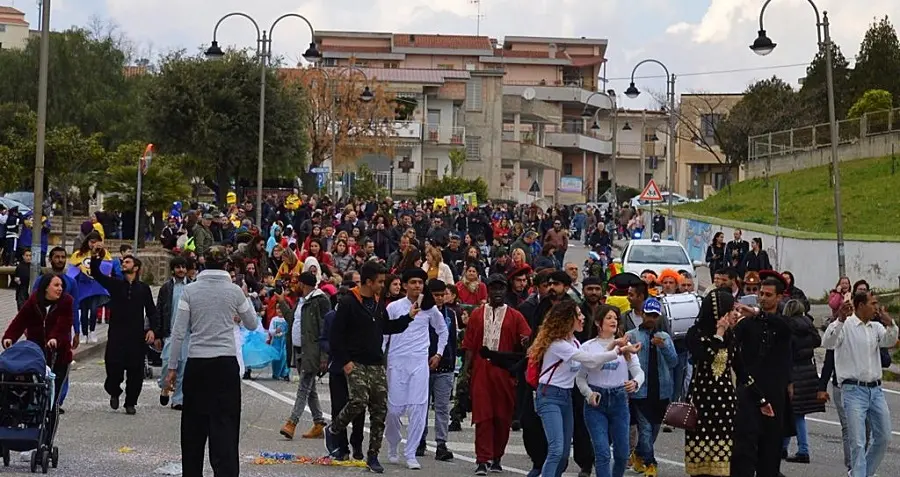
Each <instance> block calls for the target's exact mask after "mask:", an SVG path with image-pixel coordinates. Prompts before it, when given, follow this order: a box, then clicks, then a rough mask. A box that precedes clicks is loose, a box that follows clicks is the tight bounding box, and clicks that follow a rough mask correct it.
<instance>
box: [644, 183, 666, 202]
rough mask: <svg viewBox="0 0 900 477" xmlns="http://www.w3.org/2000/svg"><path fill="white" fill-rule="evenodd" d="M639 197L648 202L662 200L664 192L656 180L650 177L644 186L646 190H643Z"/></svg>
mask: <svg viewBox="0 0 900 477" xmlns="http://www.w3.org/2000/svg"><path fill="white" fill-rule="evenodd" d="M639 199H640V200H644V201H647V202H662V200H663V197H662V193H660V192H659V187H657V186H656V181H655V180H653V179H650V182H648V183H647V187H644V191H643V192H641V196H640V197H639Z"/></svg>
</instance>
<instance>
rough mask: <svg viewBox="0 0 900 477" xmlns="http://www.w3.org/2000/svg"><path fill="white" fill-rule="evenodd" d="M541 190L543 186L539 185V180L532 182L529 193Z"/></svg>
mask: <svg viewBox="0 0 900 477" xmlns="http://www.w3.org/2000/svg"><path fill="white" fill-rule="evenodd" d="M540 191H541V187H540V186H539V185H538V183H537V181H534V182H532V183H531V189H528V193H529V194H537V193H539V192H540Z"/></svg>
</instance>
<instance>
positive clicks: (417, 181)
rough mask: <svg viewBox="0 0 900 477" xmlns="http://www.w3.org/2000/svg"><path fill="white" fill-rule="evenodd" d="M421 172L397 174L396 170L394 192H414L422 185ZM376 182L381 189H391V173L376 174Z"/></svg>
mask: <svg viewBox="0 0 900 477" xmlns="http://www.w3.org/2000/svg"><path fill="white" fill-rule="evenodd" d="M423 176H424V175H423V174H422V173H421V172H397V171H396V170H394V187H393V189H394V190H414V189H415V188H416V187H419V185H421V183H422V180H423ZM375 181H376V182H377V183H378V185H379V186H380V187H384V188H385V189H388V190H390V189H391V173H390V172H389V171H388V172H376V173H375Z"/></svg>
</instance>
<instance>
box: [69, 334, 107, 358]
mask: <svg viewBox="0 0 900 477" xmlns="http://www.w3.org/2000/svg"><path fill="white" fill-rule="evenodd" d="M104 331H105V330H104ZM107 340H108V338H107V332H104V333H103V334H102V336H99V340H98V341H97V342H96V343H90V344H82V345H80V346H78V349H76V350H73V351H72V360H73V361H85V360H89V359H92V358H94V357H96V356H97V355H100V354H102V353H103V352H105V351H106V342H107Z"/></svg>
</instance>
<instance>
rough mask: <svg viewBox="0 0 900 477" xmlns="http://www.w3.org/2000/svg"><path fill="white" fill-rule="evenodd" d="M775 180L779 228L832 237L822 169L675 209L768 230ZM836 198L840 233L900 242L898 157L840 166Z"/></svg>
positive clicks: (746, 185)
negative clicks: (840, 211)
mask: <svg viewBox="0 0 900 477" xmlns="http://www.w3.org/2000/svg"><path fill="white" fill-rule="evenodd" d="M776 180H777V181H778V184H779V186H778V187H779V191H780V196H781V212H780V217H779V226H780V227H783V228H787V229H794V230H798V231H802V232H812V233H825V234H834V233H835V220H834V191H833V189H832V188H831V186H830V178H829V170H828V167H827V166H825V167H817V168H813V169H806V170H802V171H797V172H792V173H788V174H782V175H779V176H773V177H771V178H769V180H768V181H765V180H763V179H753V180H748V181H744V182H741V183H738V184H733V185H732V186H731V194H729V193H728V190H727V189H722V190H720V191H719V192H718V193H717V194H716V195H715V196H713V197H710V198H708V199H706V200H705V201H703V202H699V203H692V204H685V205H682V206H679V207H678V211H684V212H690V213H694V214H698V215H704V216H708V217H718V218H720V219H725V220H734V221H740V222H748V223H755V224H761V225H765V226H773V225H775V217H774V214H773V212H772V195H773V189H774V187H775V181H776ZM841 195H842V201H841V205H842V209H843V215H844V234H845V235H848V236H849V235H875V236H884V238H887V239H890V240H898V239H900V156H898V158H897V159H896V162H895V163H894V164H893V166H892V159H891V157H880V158H871V159H861V160H856V161H851V162H845V163H843V164H841ZM868 238H869V239H873V238H875V237H868Z"/></svg>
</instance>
